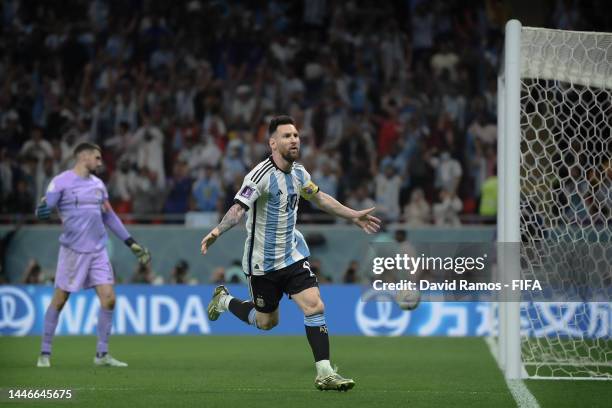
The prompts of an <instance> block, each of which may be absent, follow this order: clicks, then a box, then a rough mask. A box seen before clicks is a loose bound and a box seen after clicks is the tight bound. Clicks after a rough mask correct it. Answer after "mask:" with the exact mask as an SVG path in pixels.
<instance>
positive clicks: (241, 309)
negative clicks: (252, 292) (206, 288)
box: [228, 298, 255, 324]
mask: <svg viewBox="0 0 612 408" xmlns="http://www.w3.org/2000/svg"><path fill="white" fill-rule="evenodd" d="M254 307H255V305H254V304H253V302H243V301H242V300H240V299H236V298H233V299H232V300H230V303H229V307H228V309H229V311H230V312H232V313H233V314H234V315H235V316H236V317H237V318H239V319H240V320H242V321H243V322H245V323H247V324H250V323H249V313H251V310H253V308H254Z"/></svg>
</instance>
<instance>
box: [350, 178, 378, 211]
mask: <svg viewBox="0 0 612 408" xmlns="http://www.w3.org/2000/svg"><path fill="white" fill-rule="evenodd" d="M346 202H347V206H348V207H350V208H354V209H356V210H364V209H366V208H372V207H375V206H376V203H375V202H374V200H372V198H370V197H369V195H368V187H367V186H366V185H365V184H362V185H360V186H358V187H357V188H356V189H355V191H354V192H353V193H352V194H350V196H349V198H348V200H347V201H346Z"/></svg>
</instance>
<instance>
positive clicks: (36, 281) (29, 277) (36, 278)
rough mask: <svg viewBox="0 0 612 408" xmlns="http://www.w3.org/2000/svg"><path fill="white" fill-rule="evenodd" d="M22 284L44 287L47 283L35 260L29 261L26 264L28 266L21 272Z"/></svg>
mask: <svg viewBox="0 0 612 408" xmlns="http://www.w3.org/2000/svg"><path fill="white" fill-rule="evenodd" d="M22 283H24V284H26V285H46V284H48V283H49V282H48V280H47V278H46V277H45V274H44V273H43V271H42V268H41V267H40V264H39V263H38V262H37V261H36V260H35V259H30V261H29V262H28V266H27V267H26V270H25V271H24V272H23V281H22Z"/></svg>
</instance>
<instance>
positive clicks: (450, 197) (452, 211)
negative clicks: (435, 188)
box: [433, 190, 463, 227]
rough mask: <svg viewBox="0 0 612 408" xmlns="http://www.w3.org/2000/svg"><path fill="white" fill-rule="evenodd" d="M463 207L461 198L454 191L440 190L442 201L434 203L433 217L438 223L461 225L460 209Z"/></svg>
mask: <svg viewBox="0 0 612 408" xmlns="http://www.w3.org/2000/svg"><path fill="white" fill-rule="evenodd" d="M462 208H463V204H462V203H461V200H460V199H459V198H458V197H457V196H456V195H455V193H454V192H450V191H447V190H441V191H440V201H439V202H437V203H435V204H434V205H433V217H434V222H435V224H436V225H443V226H451V227H452V226H457V225H461V221H460V220H459V211H461V209H462Z"/></svg>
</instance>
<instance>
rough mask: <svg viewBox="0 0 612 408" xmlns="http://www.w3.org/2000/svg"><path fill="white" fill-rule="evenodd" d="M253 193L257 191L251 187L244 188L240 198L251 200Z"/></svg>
mask: <svg viewBox="0 0 612 408" xmlns="http://www.w3.org/2000/svg"><path fill="white" fill-rule="evenodd" d="M253 191H255V190H254V189H252V188H251V187H249V186H244V188H243V189H242V191H241V192H240V197H244V198H251V196H252V195H253Z"/></svg>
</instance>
